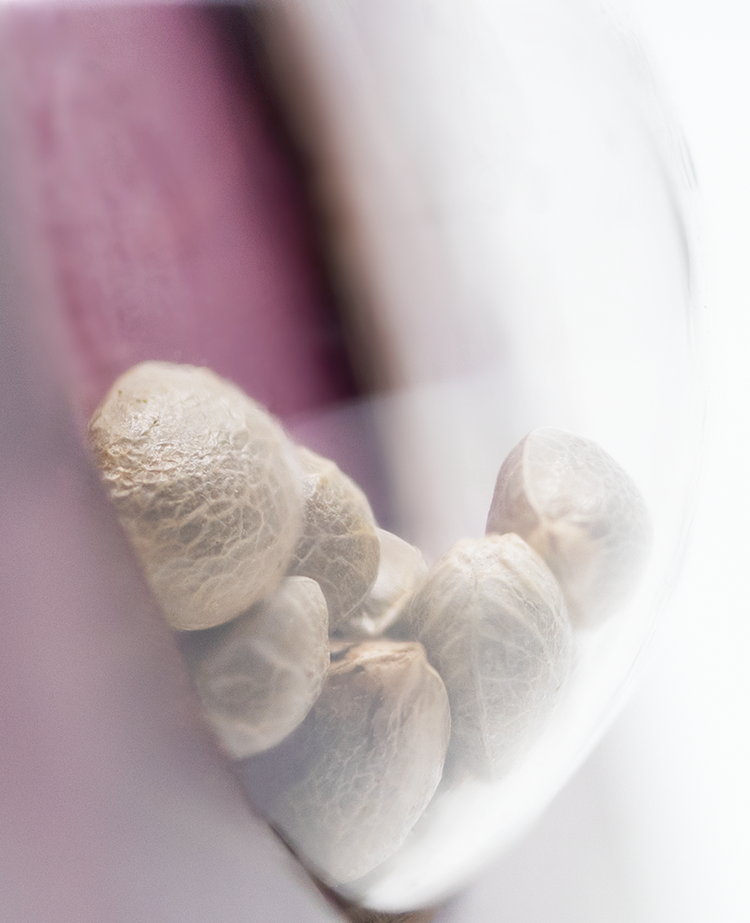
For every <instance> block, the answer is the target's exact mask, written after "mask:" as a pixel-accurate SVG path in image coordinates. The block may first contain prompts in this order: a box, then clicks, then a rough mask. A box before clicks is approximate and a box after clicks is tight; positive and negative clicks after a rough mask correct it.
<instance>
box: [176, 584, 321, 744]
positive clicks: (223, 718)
mask: <svg viewBox="0 0 750 923" xmlns="http://www.w3.org/2000/svg"><path fill="white" fill-rule="evenodd" d="M182 647H183V653H184V655H185V659H186V661H187V664H188V668H189V670H190V673H191V675H192V678H193V681H194V683H195V687H196V690H197V692H198V695H199V696H200V698H201V701H202V703H203V706H204V709H205V712H206V717H207V718H208V720H209V722H210V724H211V725H212V726H213V729H214V731H215V732H216V734H217V736H218V738H219V741H220V742H221V744H222V746H223V747H224V749H225V750H226V751H227V753H229V755H230V756H232V757H234V758H235V759H242V758H244V757H246V756H250V755H251V754H253V753H260V752H261V751H263V750H268V749H269V748H270V747H275V746H276V744H278V743H280V742H281V741H282V740H283V739H284V738H285V737H286V736H287V735H288V734H290V733H291V732H292V731H293V730H294V729H295V728H296V727H297V726H298V725H299V724H300V723H301V722H302V721H303V720H304V718H305V716H306V715H307V713H308V712H309V711H310V708H311V707H312V705H313V704H314V702H315V700H316V699H317V698H318V696H319V695H320V691H321V689H322V688H323V683H324V682H325V678H326V674H327V672H328V664H329V653H328V610H327V608H326V603H325V599H324V598H323V593H322V592H321V589H320V587H319V586H318V584H317V583H315V581H314V580H309V579H308V578H307V577H288V578H286V579H285V580H283V581H282V582H281V584H280V585H279V587H278V588H277V589H276V590H274V592H273V593H271V595H270V596H268V597H267V598H266V599H264V600H261V602H259V603H256V604H255V605H254V606H253V607H252V608H251V609H250V610H249V611H248V612H247V613H245V614H244V615H242V616H240V617H239V618H237V619H235V620H234V621H232V622H229V623H228V624H227V625H221V626H219V627H218V628H212V629H209V630H208V631H205V632H190V633H189V634H187V635H185V636H184V637H183V640H182Z"/></svg>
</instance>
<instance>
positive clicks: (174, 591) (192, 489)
mask: <svg viewBox="0 0 750 923" xmlns="http://www.w3.org/2000/svg"><path fill="white" fill-rule="evenodd" d="M89 437H90V441H91V445H92V447H93V449H94V454H95V458H96V462H97V464H98V466H99V469H100V471H101V474H102V476H103V479H104V482H105V484H106V486H107V487H108V488H109V492H110V495H111V497H112V499H113V501H114V503H115V507H116V509H117V513H118V515H119V517H120V521H121V522H122V524H123V526H124V528H125V530H126V531H127V533H128V536H129V537H130V540H131V542H132V544H133V547H134V548H135V551H136V554H137V555H138V557H139V559H140V561H141V564H142V566H143V569H144V572H145V575H146V578H147V580H148V582H149V584H150V585H151V588H152V590H153V592H154V595H155V596H156V598H157V600H158V601H159V603H160V604H161V607H162V609H163V611H164V614H165V616H166V618H167V620H168V621H169V623H170V625H172V626H173V627H174V628H180V629H198V628H209V627H212V626H214V625H219V624H221V623H223V622H226V621H228V620H229V619H232V618H234V617H235V616H237V615H239V614H240V613H241V612H244V611H245V610H246V609H247V608H248V607H249V606H250V605H252V604H253V603H254V602H257V601H258V600H259V599H262V598H263V597H264V596H267V595H268V594H269V593H270V592H271V591H272V590H273V589H274V588H275V587H276V586H277V585H278V583H279V581H280V580H281V578H282V576H283V575H284V573H285V572H286V570H287V568H288V567H289V564H290V562H291V558H292V555H293V553H294V549H295V547H296V545H297V541H298V539H299V536H300V532H301V527H302V511H301V498H300V496H299V470H298V463H297V461H296V453H295V451H294V448H293V446H292V445H291V443H290V442H289V441H288V439H287V437H286V436H285V434H284V432H283V430H282V429H281V427H280V426H279V425H278V423H276V422H275V421H274V420H273V418H272V417H270V416H269V414H267V413H266V412H265V410H264V409H263V408H262V407H260V405H258V404H256V403H255V402H254V401H252V400H251V399H250V398H249V397H247V396H246V395H245V394H243V393H242V391H240V390H239V388H236V387H235V386H234V385H232V384H230V383H229V382H227V381H224V380H223V379H221V378H219V377H218V376H217V375H214V374H213V372H210V371H209V370H208V369H199V368H195V367H193V366H180V365H173V364H170V363H166V362H145V363H142V364H141V365H137V366H135V367H134V368H132V369H131V370H130V371H129V372H126V373H125V374H124V375H123V376H121V377H120V378H119V379H118V380H117V381H116V382H115V384H114V385H113V387H112V389H111V390H110V392H109V394H108V395H107V396H106V397H105V399H104V401H103V402H102V404H101V405H100V406H99V408H98V409H97V410H96V412H95V413H94V416H93V417H92V420H91V423H90V425H89Z"/></svg>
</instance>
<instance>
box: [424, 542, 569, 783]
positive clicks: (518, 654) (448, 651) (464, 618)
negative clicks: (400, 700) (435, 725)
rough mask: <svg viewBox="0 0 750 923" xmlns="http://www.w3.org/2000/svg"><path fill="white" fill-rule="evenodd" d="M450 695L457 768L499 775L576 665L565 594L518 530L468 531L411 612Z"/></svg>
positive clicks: (550, 706) (534, 729)
mask: <svg viewBox="0 0 750 923" xmlns="http://www.w3.org/2000/svg"><path fill="white" fill-rule="evenodd" d="M406 618H407V620H408V625H409V626H410V629H411V632H412V636H413V637H416V638H417V639H418V640H419V641H421V642H422V644H423V645H424V647H425V650H426V651H427V656H428V657H429V659H430V663H432V664H434V666H435V668H436V670H437V671H438V672H439V673H440V676H441V677H442V679H443V682H444V683H445V686H446V689H447V690H448V697H449V699H450V706H451V716H452V728H453V730H452V736H451V745H450V751H449V755H448V760H449V763H450V766H451V771H452V772H454V773H457V774H458V775H460V774H461V773H463V772H465V771H468V772H470V773H472V774H474V775H476V776H478V777H480V778H484V779H498V778H500V777H501V776H502V775H503V774H504V773H505V772H506V771H507V769H508V768H509V767H510V766H511V765H512V763H513V762H514V761H515V760H516V759H517V757H518V756H519V755H520V753H521V752H522V751H523V750H524V749H525V748H526V747H527V746H529V745H530V743H531V742H533V740H534V738H535V736H536V734H537V733H538V731H539V730H540V729H541V727H542V725H543V723H544V721H545V720H546V718H547V717H548V716H549V714H550V712H551V711H552V709H553V707H554V705H555V704H556V703H557V700H558V698H559V694H560V691H561V689H562V686H563V683H564V680H565V678H566V676H567V674H568V671H569V668H570V663H571V656H572V654H571V628H570V623H569V620H568V618H567V615H566V612H565V603H564V601H563V597H562V593H561V592H560V588H559V587H558V585H557V583H556V581H555V579H554V577H553V576H552V574H551V573H550V571H549V569H548V568H547V567H546V565H545V564H544V562H543V561H542V560H541V558H540V557H539V556H538V555H537V554H536V552H534V551H532V549H531V548H529V546H528V545H526V543H525V542H523V541H522V540H521V539H520V538H519V537H518V536H517V535H502V536H500V535H488V536H485V537H484V538H482V539H463V540H462V541H460V542H458V543H456V544H455V545H454V546H453V548H451V549H450V551H448V553H447V554H446V555H444V556H443V557H442V558H441V559H440V560H439V561H438V562H437V564H436V565H435V566H434V567H433V568H432V569H431V570H430V572H429V573H428V575H427V577H426V579H425V580H424V582H423V583H422V585H421V587H420V588H419V590H418V591H417V593H416V594H415V596H414V598H413V599H412V602H411V605H410V607H409V611H408V613H407V616H406Z"/></svg>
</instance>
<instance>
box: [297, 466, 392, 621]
mask: <svg viewBox="0 0 750 923" xmlns="http://www.w3.org/2000/svg"><path fill="white" fill-rule="evenodd" d="M298 453H299V459H300V463H301V465H302V470H303V474H302V494H303V497H304V527H303V533H302V537H301V538H300V541H299V544H298V545H297V549H296V552H295V556H294V561H293V562H292V565H291V568H290V573H292V574H300V575H302V576H304V577H312V579H313V580H317V581H318V583H319V584H320V586H321V589H322V590H323V594H324V596H325V598H326V602H327V603H328V618H329V623H330V628H331V631H336V629H338V628H339V627H341V626H342V625H343V624H344V622H345V621H346V619H347V617H348V616H349V615H350V614H351V613H352V612H353V611H354V610H355V609H357V607H358V606H359V605H360V604H361V603H362V600H363V599H364V598H365V597H366V596H367V594H368V593H369V592H370V589H371V588H372V585H373V583H374V582H375V578H376V577H377V574H378V563H379V557H380V545H379V542H378V537H377V535H376V534H375V517H374V516H373V514H372V510H371V508H370V504H369V502H368V500H367V497H365V495H364V493H363V492H362V491H361V490H360V489H359V487H357V485H356V484H355V483H354V481H352V480H351V478H349V477H347V476H346V475H345V474H344V473H343V472H342V471H341V470H340V469H339V467H338V466H337V465H336V464H334V462H332V461H329V459H327V458H322V457H321V456H320V455H316V454H315V452H311V451H310V450H309V449H305V448H300V449H298Z"/></svg>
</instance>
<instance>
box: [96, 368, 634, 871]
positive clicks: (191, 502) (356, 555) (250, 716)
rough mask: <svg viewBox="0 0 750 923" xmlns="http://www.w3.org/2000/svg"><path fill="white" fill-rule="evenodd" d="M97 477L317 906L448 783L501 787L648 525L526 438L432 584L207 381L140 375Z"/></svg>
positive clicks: (109, 416) (557, 440) (100, 423)
mask: <svg viewBox="0 0 750 923" xmlns="http://www.w3.org/2000/svg"><path fill="white" fill-rule="evenodd" d="M89 435H90V441H91V445H92V448H93V451H94V457H95V459H96V463H97V465H98V467H99V470H100V471H101V474H102V477H103V479H104V483H105V484H106V486H107V488H108V490H109V493H110V496H111V497H112V500H113V502H114V504H115V507H116V509H117V512H118V514H119V517H120V520H121V522H122V524H123V527H124V528H125V530H126V532H127V534H128V536H129V538H130V541H131V543H132V545H133V547H134V549H135V552H136V554H137V555H138V557H139V559H140V561H141V564H142V567H143V572H144V575H145V577H146V579H147V581H148V582H149V584H150V586H151V588H152V590H153V593H154V596H155V597H156V599H157V600H158V602H159V603H160V605H161V607H162V609H163V612H164V615H165V618H166V619H167V621H168V622H169V624H170V625H171V626H172V628H174V629H175V630H176V631H177V632H178V639H179V642H180V646H181V648H182V651H183V655H184V658H185V662H186V665H187V667H188V669H189V671H190V673H191V675H192V677H193V680H194V683H195V687H196V690H197V692H198V695H199V697H200V699H201V702H202V705H203V709H204V712H205V715H206V718H207V720H208V722H209V723H210V725H211V726H212V727H213V729H214V731H215V733H216V735H217V738H218V740H219V742H220V743H221V745H222V746H223V748H224V749H225V751H226V752H227V753H228V754H229V755H230V756H231V757H233V758H234V759H238V760H239V759H246V765H247V766H248V767H249V773H248V775H247V778H248V779H255V780H256V782H257V780H260V781H259V782H257V784H256V782H254V783H253V784H250V786H249V788H250V791H251V795H252V796H253V797H254V799H255V800H256V804H257V805H258V807H259V809H260V810H261V811H263V812H264V813H265V815H266V817H267V818H268V819H269V820H270V821H271V822H272V823H273V824H274V825H275V826H276V827H277V828H278V829H279V831H280V832H281V834H282V835H283V836H284V837H285V838H286V839H287V840H288V841H289V843H290V844H291V845H292V846H293V847H294V848H295V849H296V850H297V851H298V852H299V853H300V855H301V857H302V858H303V859H304V860H305V861H306V862H307V863H308V864H309V865H310V866H311V867H313V868H314V869H315V870H316V872H317V873H318V874H319V875H320V876H321V877H322V878H323V879H324V880H326V881H328V882H329V883H330V884H333V885H337V884H343V883H345V882H350V881H353V880H355V879H357V878H360V877H361V876H363V875H365V874H367V873H368V872H370V871H371V870H372V869H373V868H375V867H377V866H378V865H379V864H381V863H382V862H384V861H385V860H386V859H388V858H389V857H390V856H391V855H392V854H393V853H394V852H395V851H396V850H397V849H398V848H399V847H400V845H401V844H402V843H403V841H404V840H405V838H406V837H407V836H408V834H409V832H410V830H411V829H412V827H413V826H414V824H415V823H416V821H417V820H418V818H419V816H420V815H421V814H422V812H423V811H424V809H425V808H426V806H427V805H428V804H429V802H430V800H431V799H432V797H433V795H434V793H435V791H436V789H437V787H438V784H439V783H440V781H441V778H442V777H443V772H444V766H445V767H446V768H448V769H449V770H450V775H451V778H452V779H454V780H455V779H461V778H477V779H483V780H487V781H492V780H497V779H500V778H502V777H503V776H504V775H505V774H506V773H507V771H508V770H509V768H510V767H512V766H513V765H514V764H515V763H517V761H518V760H519V758H520V756H521V755H522V753H523V752H524V750H525V749H526V748H527V747H529V746H530V744H531V743H533V741H534V740H535V739H536V738H537V737H538V735H539V734H540V733H541V731H542V730H543V728H544V727H545V724H546V722H547V721H548V720H549V717H550V715H551V714H552V712H553V710H554V708H555V706H556V704H557V702H558V701H559V700H560V697H561V695H562V694H563V690H564V688H565V682H566V679H567V677H568V674H569V672H570V669H571V662H572V651H573V641H572V639H573V629H574V628H580V627H588V626H591V625H595V624H597V623H598V622H600V621H601V620H602V619H604V618H605V617H607V616H608V615H609V614H611V613H612V612H613V611H615V610H616V609H617V608H618V607H619V606H621V605H622V603H623V601H624V600H625V599H626V597H627V595H628V594H629V593H630V592H632V590H633V588H634V586H635V584H636V582H637V580H638V578H639V576H640V572H641V570H642V568H643V565H644V563H645V559H646V555H647V551H648V543H649V523H648V516H647V513H646V510H645V506H644V504H643V501H642V499H641V498H640V495H639V494H638V491H637V489H636V488H635V486H634V484H633V482H632V481H631V480H630V478H629V477H628V476H627V475H626V474H625V472H624V471H623V470H622V469H621V468H620V467H619V465H617V463H616V462H614V460H613V459H611V458H610V457H609V456H608V455H607V454H606V453H605V452H604V451H603V450H602V449H600V448H599V447H598V446H597V445H595V444H594V443H593V442H591V441H589V440H585V439H582V438H581V437H578V436H573V435H570V434H568V433H563V432H560V431H558V430H551V429H544V430H535V431H534V432H532V433H530V434H529V435H528V436H527V437H526V438H525V439H524V440H523V441H522V442H521V443H520V445H519V446H517V447H516V448H515V449H514V450H513V451H512V452H511V454H510V455H509V456H508V458H507V459H506V461H505V462H504V464H503V465H502V467H501V469H500V473H499V475H498V480H497V485H496V488H495V494H494V497H493V499H492V505H491V508H490V513H489V518H488V522H487V535H485V536H484V537H482V538H478V539H463V540H461V541H459V542H457V543H456V545H454V546H453V548H451V549H450V550H449V551H448V552H447V554H445V555H444V556H443V557H442V558H441V559H440V560H439V561H438V562H437V563H436V564H435V565H434V566H433V567H432V568H428V566H427V564H426V563H425V561H424V558H423V556H422V555H421V553H420V552H419V550H418V549H416V548H414V547H413V546H412V545H409V544H408V543H406V542H404V541H403V540H402V539H400V538H399V537H398V536H395V535H393V534H391V533H389V532H386V531H385V530H382V529H380V528H378V526H377V523H376V522H375V518H374V516H373V513H372V510H371V508H370V505H369V503H368V501H367V498H366V497H365V495H364V493H363V492H362V491H361V490H360V489H359V487H358V486H357V485H356V484H354V482H353V481H352V480H351V479H350V478H348V477H347V476H346V475H345V474H343V473H342V472H341V471H340V470H339V468H338V467H337V466H336V465H335V464H334V463H333V462H331V461H329V460H327V459H324V458H321V457H320V456H318V455H315V454H314V453H313V452H310V451H309V450H308V449H305V448H303V447H298V446H295V445H294V444H293V443H292V442H291V440H290V439H289V438H288V437H287V436H286V434H285V433H284V431H283V429H282V427H281V426H280V425H279V423H278V422H277V421H276V420H274V419H273V417H271V416H270V415H269V414H268V413H267V412H266V411H265V410H264V409H263V408H262V407H261V406H260V405H258V404H257V403H256V402H254V401H253V400H252V399H251V398H249V397H247V396H246V395H245V394H244V393H243V392H242V391H240V390H239V389H238V388H236V387H235V386H234V385H232V384H230V383H229V382H227V381H224V380H222V379H221V378H219V377H218V376H216V375H215V374H213V373H212V372H210V371H208V370H207V369H199V368H194V367H191V366H180V365H173V364H169V363H161V362H147V363H143V364H141V365H138V366H135V367H134V368H133V369H131V370H130V371H129V372H127V373H126V374H125V375H123V376H122V377H121V378H120V379H119V380H118V381H117V382H116V383H115V385H114V386H113V387H112V389H111V390H110V392H109V394H108V395H107V396H106V397H105V399H104V401H103V402H102V404H101V405H100V407H99V408H98V409H97V411H96V412H95V414H94V416H93V417H92V420H91V423H90V427H89Z"/></svg>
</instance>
